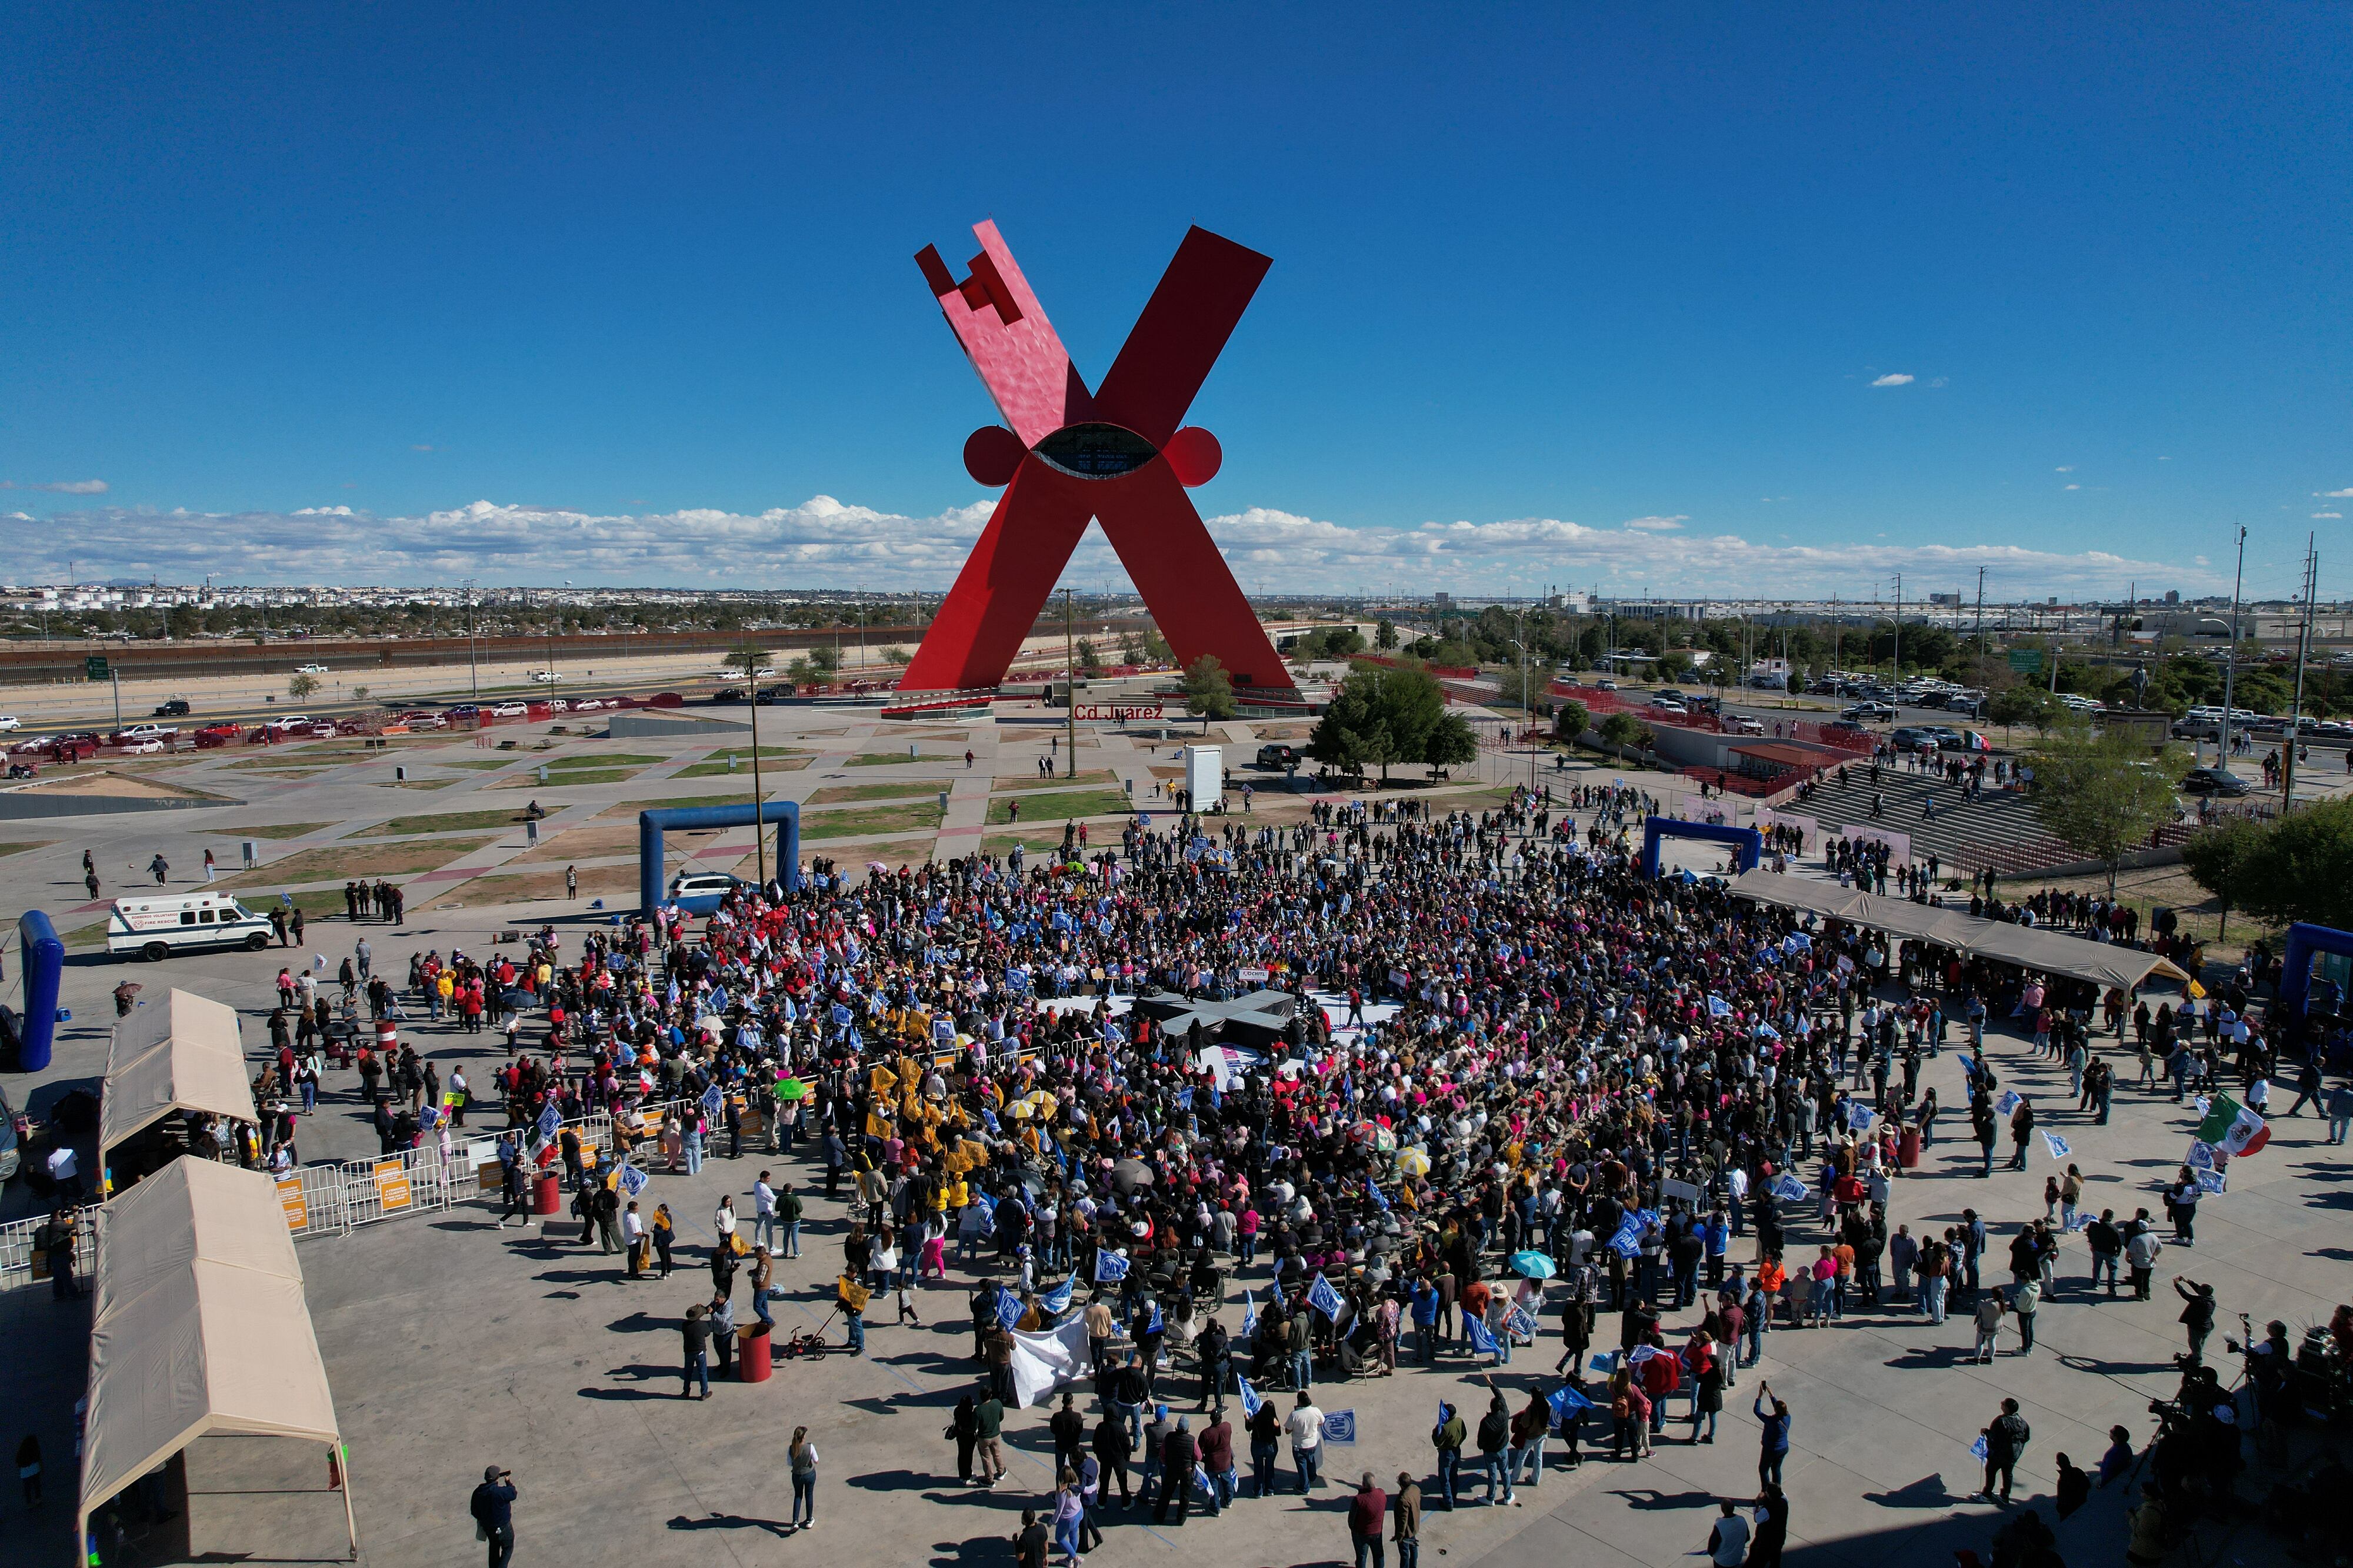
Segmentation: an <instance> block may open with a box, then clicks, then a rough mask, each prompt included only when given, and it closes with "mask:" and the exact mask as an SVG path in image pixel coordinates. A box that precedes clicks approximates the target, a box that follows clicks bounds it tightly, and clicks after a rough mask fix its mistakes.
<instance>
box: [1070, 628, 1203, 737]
mask: <svg viewBox="0 0 2353 1568" xmlns="http://www.w3.org/2000/svg"><path fill="white" fill-rule="evenodd" d="M1078 649H1079V645H1078V644H1077V642H1076V641H1074V640H1073V634H1072V632H1071V591H1070V590H1069V589H1068V588H1065V589H1063V590H1062V662H1063V665H1064V667H1065V668H1066V669H1067V671H1068V674H1069V679H1066V680H1064V681H1063V682H1062V706H1063V709H1064V710H1065V711H1067V712H1068V713H1069V715H1070V717H1069V720H1068V721H1067V729H1066V731H1065V733H1066V739H1065V741H1064V742H1063V747H1062V749H1063V751H1064V752H1068V753H1069V754H1068V755H1066V756H1065V757H1064V758H1063V759H1062V768H1063V773H1062V776H1063V777H1064V778H1069V779H1074V778H1077V777H1078V776H1079V651H1078ZM1203 727H1204V728H1205V729H1206V728H1207V726H1206V725H1205V726H1203Z"/></svg>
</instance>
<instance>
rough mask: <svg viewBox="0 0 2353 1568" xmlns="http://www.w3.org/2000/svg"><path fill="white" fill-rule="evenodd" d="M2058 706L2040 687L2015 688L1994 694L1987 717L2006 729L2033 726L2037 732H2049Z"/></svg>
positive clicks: (1987, 710) (1989, 703)
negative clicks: (2016, 726)
mask: <svg viewBox="0 0 2353 1568" xmlns="http://www.w3.org/2000/svg"><path fill="white" fill-rule="evenodd" d="M2057 706H2058V705H2057V704H2056V703H2054V702H2052V700H2051V697H2050V694H2049V693H2048V692H2045V691H2044V690H2042V688H2040V687H2035V686H2013V687H2011V688H2010V689H2009V690H2007V691H2000V692H1997V693H1995V694H1994V697H1993V700H1991V701H1989V702H1988V703H1987V704H1986V717H1987V718H1988V719H1990V720H1991V721H1993V722H1995V723H1997V724H2000V726H2001V727H2002V728H2004V729H2010V728H2011V727H2013V726H2015V725H2019V724H2031V725H2033V726H2034V728H2036V729H2037V730H2047V729H2049V728H2050V727H2051V721H2052V716H2053V715H2054V713H2055V711H2056V710H2057Z"/></svg>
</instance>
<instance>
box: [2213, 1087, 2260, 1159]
mask: <svg viewBox="0 0 2353 1568" xmlns="http://www.w3.org/2000/svg"><path fill="white" fill-rule="evenodd" d="M2271 1136H2272V1130H2271V1129H2270V1128H2269V1127H2267V1126H2265V1125H2264V1123H2263V1118H2262V1117H2260V1116H2257V1115H2256V1114H2255V1113H2254V1112H2253V1111H2252V1110H2248V1109H2247V1108H2246V1107H2245V1106H2243V1105H2241V1104H2240V1103H2239V1102H2238V1101H2237V1100H2232V1098H2231V1097H2230V1096H2229V1095H2227V1094H2218V1095H2216V1096H2215V1097H2214V1098H2213V1100H2212V1101H2211V1103H2210V1104H2209V1105H2208V1106H2207V1108H2206V1120H2205V1121H2201V1122H2200V1123H2199V1124H2198V1137H2199V1138H2200V1141H2202V1142H2208V1143H2211V1144H2212V1145H2214V1150H2215V1152H2217V1153H2221V1154H2228V1155H2230V1156H2232V1157H2233V1158H2237V1157H2239V1156H2241V1155H2245V1154H2252V1153H2253V1152H2255V1151H2256V1150H2258V1149H2260V1148H2262V1147H2263V1145H2264V1144H2265V1143H2267V1142H2270V1141H2271Z"/></svg>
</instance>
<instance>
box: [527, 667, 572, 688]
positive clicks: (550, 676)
mask: <svg viewBox="0 0 2353 1568" xmlns="http://www.w3.org/2000/svg"><path fill="white" fill-rule="evenodd" d="M531 678H532V679H533V680H535V681H537V682H538V683H539V684H540V685H542V686H553V685H554V684H555V682H557V681H559V680H561V679H564V672H563V671H562V670H558V669H534V670H533V671H532V672H531Z"/></svg>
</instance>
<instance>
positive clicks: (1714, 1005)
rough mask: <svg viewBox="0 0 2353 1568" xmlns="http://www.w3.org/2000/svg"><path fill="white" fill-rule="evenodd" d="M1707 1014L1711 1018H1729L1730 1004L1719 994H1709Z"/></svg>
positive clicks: (1730, 1012)
mask: <svg viewBox="0 0 2353 1568" xmlns="http://www.w3.org/2000/svg"><path fill="white" fill-rule="evenodd" d="M1707 1016H1709V1017H1711V1018H1729V1017H1731V1016H1732V1004H1731V1003H1729V1002H1726V1001H1725V999H1724V998H1723V997H1721V996H1715V995H1710V996H1709V997H1708V999H1707Z"/></svg>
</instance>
